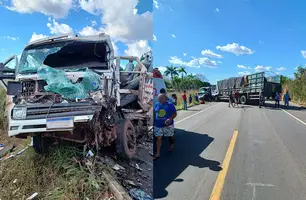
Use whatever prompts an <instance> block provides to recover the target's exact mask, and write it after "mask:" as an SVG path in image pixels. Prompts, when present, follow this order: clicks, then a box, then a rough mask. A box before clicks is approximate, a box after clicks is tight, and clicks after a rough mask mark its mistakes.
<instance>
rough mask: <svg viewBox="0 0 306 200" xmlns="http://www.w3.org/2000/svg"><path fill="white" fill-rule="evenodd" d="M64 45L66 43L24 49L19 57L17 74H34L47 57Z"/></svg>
mask: <svg viewBox="0 0 306 200" xmlns="http://www.w3.org/2000/svg"><path fill="white" fill-rule="evenodd" d="M66 44H67V42H65V43H57V44H52V45H49V44H48V45H43V46H40V47H35V48H30V49H25V50H24V51H23V53H22V55H21V59H20V63H19V68H18V72H19V73H21V74H22V73H32V72H36V71H37V69H38V68H39V67H41V66H42V65H43V63H44V60H45V59H46V57H47V56H48V55H50V54H53V53H56V52H57V51H59V50H60V49H61V48H62V47H64V46H65V45H66Z"/></svg>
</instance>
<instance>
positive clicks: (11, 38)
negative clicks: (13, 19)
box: [3, 36, 19, 41]
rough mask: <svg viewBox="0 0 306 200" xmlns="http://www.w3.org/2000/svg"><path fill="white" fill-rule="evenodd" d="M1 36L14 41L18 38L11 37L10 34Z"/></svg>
mask: <svg viewBox="0 0 306 200" xmlns="http://www.w3.org/2000/svg"><path fill="white" fill-rule="evenodd" d="M3 38H4V39H8V40H14V41H17V40H19V37H11V36H4V37H3Z"/></svg>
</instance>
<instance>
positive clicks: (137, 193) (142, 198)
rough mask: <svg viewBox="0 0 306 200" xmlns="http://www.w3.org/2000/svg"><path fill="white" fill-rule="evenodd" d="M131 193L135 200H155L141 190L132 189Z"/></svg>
mask: <svg viewBox="0 0 306 200" xmlns="http://www.w3.org/2000/svg"><path fill="white" fill-rule="evenodd" d="M129 193H130V195H131V196H132V197H133V198H134V199H135V200H153V198H152V197H151V196H150V195H148V194H147V193H146V192H145V191H143V190H140V189H136V188H134V189H131V190H130V192H129Z"/></svg>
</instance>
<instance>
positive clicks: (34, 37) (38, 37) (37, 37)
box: [29, 32, 48, 42]
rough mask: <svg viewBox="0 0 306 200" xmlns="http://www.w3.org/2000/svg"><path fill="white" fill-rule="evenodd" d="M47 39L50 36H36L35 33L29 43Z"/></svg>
mask: <svg viewBox="0 0 306 200" xmlns="http://www.w3.org/2000/svg"><path fill="white" fill-rule="evenodd" d="M46 37H48V36H46V35H43V34H36V33H35V32H34V33H33V34H32V37H31V39H30V41H29V42H33V41H35V40H40V39H43V38H46Z"/></svg>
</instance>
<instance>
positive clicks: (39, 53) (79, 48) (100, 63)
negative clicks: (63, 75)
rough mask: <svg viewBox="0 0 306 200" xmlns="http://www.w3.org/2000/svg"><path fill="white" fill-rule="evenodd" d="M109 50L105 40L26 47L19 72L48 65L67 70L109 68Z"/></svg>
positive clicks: (34, 69) (34, 70)
mask: <svg viewBox="0 0 306 200" xmlns="http://www.w3.org/2000/svg"><path fill="white" fill-rule="evenodd" d="M108 62H109V51H108V46H107V44H106V43H105V42H103V41H102V42H82V41H65V42H58V43H53V44H50V43H49V44H44V45H39V46H37V45H36V46H34V47H29V48H26V49H25V50H24V51H23V53H22V56H21V60H20V63H19V68H18V73H21V74H25V73H36V72H37V70H38V68H40V67H43V66H48V67H52V68H61V69H65V70H75V69H76V68H96V69H103V70H105V69H108Z"/></svg>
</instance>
